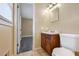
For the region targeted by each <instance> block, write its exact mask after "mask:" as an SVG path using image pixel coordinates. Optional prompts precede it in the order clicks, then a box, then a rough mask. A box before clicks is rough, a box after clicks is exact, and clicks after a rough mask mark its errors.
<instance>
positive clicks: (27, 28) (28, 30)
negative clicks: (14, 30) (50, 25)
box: [22, 18, 33, 36]
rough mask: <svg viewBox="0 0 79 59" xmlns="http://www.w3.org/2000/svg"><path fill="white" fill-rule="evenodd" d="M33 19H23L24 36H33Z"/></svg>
mask: <svg viewBox="0 0 79 59" xmlns="http://www.w3.org/2000/svg"><path fill="white" fill-rule="evenodd" d="M32 27H33V25H32V19H25V18H22V36H27V35H32Z"/></svg>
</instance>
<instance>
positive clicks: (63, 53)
mask: <svg viewBox="0 0 79 59" xmlns="http://www.w3.org/2000/svg"><path fill="white" fill-rule="evenodd" d="M53 54H54V55H56V56H74V52H72V51H71V50H69V49H66V48H64V47H60V48H55V49H53V53H52V55H53Z"/></svg>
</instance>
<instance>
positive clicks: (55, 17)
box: [49, 7, 59, 22]
mask: <svg viewBox="0 0 79 59" xmlns="http://www.w3.org/2000/svg"><path fill="white" fill-rule="evenodd" d="M49 20H50V22H55V21H58V20H59V8H58V7H57V8H56V9H54V10H53V11H51V12H50V13H49Z"/></svg>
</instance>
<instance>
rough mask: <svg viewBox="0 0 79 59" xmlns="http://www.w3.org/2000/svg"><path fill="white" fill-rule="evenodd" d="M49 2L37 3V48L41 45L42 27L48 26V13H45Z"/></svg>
mask: <svg viewBox="0 0 79 59" xmlns="http://www.w3.org/2000/svg"><path fill="white" fill-rule="evenodd" d="M46 5H47V4H35V48H39V47H40V45H41V43H40V42H41V36H40V33H41V27H46V26H48V22H47V21H48V15H45V16H44V15H43V11H44V10H45V9H46V7H47V6H46Z"/></svg>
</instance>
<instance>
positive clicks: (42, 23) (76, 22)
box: [35, 4, 79, 48]
mask: <svg viewBox="0 0 79 59" xmlns="http://www.w3.org/2000/svg"><path fill="white" fill-rule="evenodd" d="M45 8H46V4H35V35H36V36H35V47H36V48H38V47H40V45H41V36H40V33H41V27H44V29H45V28H49V29H51V30H57V31H59V32H61V33H69V34H72V33H73V34H79V4H61V7H60V8H59V21H57V22H54V23H51V22H50V21H49V18H48V14H45V15H43V11H44V10H45Z"/></svg>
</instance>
